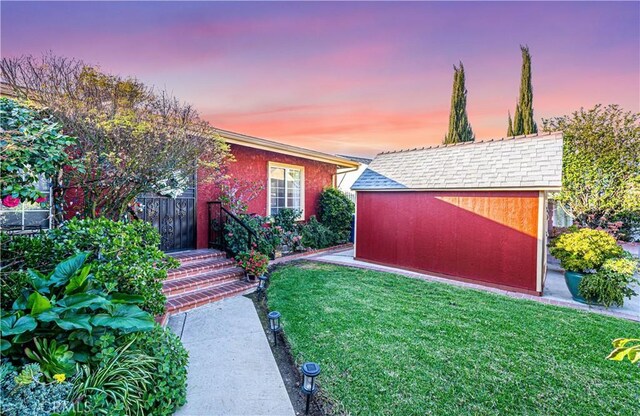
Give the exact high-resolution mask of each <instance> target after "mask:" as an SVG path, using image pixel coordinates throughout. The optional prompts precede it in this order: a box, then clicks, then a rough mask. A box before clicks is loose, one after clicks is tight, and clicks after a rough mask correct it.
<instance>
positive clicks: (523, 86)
mask: <svg viewBox="0 0 640 416" xmlns="http://www.w3.org/2000/svg"><path fill="white" fill-rule="evenodd" d="M520 51H521V52H522V74H521V77H520V95H519V96H518V103H517V104H516V113H515V116H514V120H513V131H512V132H511V133H512V134H507V135H508V136H520V135H522V134H533V133H537V132H538V126H537V125H536V122H535V120H534V119H533V86H532V85H531V54H530V53H529V47H528V46H520ZM509 118H511V117H509Z"/></svg>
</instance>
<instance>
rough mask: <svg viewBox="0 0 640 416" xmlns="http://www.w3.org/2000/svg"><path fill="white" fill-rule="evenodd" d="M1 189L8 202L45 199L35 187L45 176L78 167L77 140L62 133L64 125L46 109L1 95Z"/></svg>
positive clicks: (53, 175)
mask: <svg viewBox="0 0 640 416" xmlns="http://www.w3.org/2000/svg"><path fill="white" fill-rule="evenodd" d="M0 132H2V138H1V139H0V144H1V146H2V153H1V155H0V161H1V162H2V163H0V189H2V198H3V202H4V203H5V205H7V204H8V206H12V204H16V203H20V202H43V201H44V200H45V195H44V194H43V192H42V191H40V190H39V189H38V187H37V186H36V184H37V182H38V181H39V180H40V179H41V178H42V177H44V178H46V179H49V180H50V179H52V178H54V177H56V176H57V175H58V173H59V172H60V170H61V169H62V168H63V167H64V166H70V167H71V166H77V165H78V161H77V160H72V159H71V157H70V156H69V149H71V148H73V147H74V146H75V145H76V144H77V139H75V138H74V137H71V136H67V135H66V134H64V133H63V132H62V125H61V124H60V123H59V122H58V121H57V120H54V119H53V117H51V116H50V115H48V114H47V113H46V112H45V111H43V110H39V109H36V108H35V107H32V106H29V105H26V104H22V103H19V102H18V101H15V100H12V99H10V98H6V97H2V98H0Z"/></svg>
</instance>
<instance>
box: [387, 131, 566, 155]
mask: <svg viewBox="0 0 640 416" xmlns="http://www.w3.org/2000/svg"><path fill="white" fill-rule="evenodd" d="M558 134H562V132H561V131H559V130H556V131H551V132H544V133H532V134H521V135H519V136H508V137H501V138H499V139H496V138H492V139H484V140H479V141H470V142H459V143H443V144H436V145H430V146H428V147H427V146H423V147H420V148H418V147H416V148H413V149H399V150H387V151H384V152H380V153H378V154H377V155H376V156H379V155H388V154H393V153H405V152H413V151H416V150H428V149H445V148H447V147H456V146H466V145H475V144H483V143H491V142H503V141H508V140H519V139H531V138H534V137H536V138H544V137H548V136H554V135H558Z"/></svg>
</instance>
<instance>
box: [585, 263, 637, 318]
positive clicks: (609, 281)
mask: <svg viewBox="0 0 640 416" xmlns="http://www.w3.org/2000/svg"><path fill="white" fill-rule="evenodd" d="M637 270H638V259H636V258H634V257H633V256H632V255H631V254H630V253H627V252H625V253H624V254H623V255H622V257H619V258H611V259H607V260H605V261H604V263H603V264H602V267H600V269H598V271H597V272H595V273H591V274H587V275H585V276H584V277H583V278H582V280H581V281H580V284H579V286H578V290H579V292H580V293H581V294H582V296H583V297H584V298H585V299H588V300H594V301H595V302H596V303H599V304H602V305H604V306H606V307H607V308H608V307H609V306H611V305H616V306H622V305H623V304H624V298H625V297H626V298H628V299H631V298H632V297H633V296H635V295H636V292H634V291H633V289H631V284H633V283H638V279H636V278H635V274H636V271H637Z"/></svg>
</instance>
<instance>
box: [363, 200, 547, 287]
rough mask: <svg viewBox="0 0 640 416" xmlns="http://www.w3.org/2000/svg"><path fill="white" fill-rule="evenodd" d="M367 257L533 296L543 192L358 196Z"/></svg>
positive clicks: (365, 258) (364, 250) (380, 261)
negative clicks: (539, 208)
mask: <svg viewBox="0 0 640 416" xmlns="http://www.w3.org/2000/svg"><path fill="white" fill-rule="evenodd" d="M357 202H358V207H357V225H356V233H357V235H356V256H357V258H359V259H362V260H368V261H373V262H377V263H381V264H388V265H395V266H399V267H403V268H408V269H413V270H420V271H426V272H431V273H437V274H441V275H445V276H450V277H455V278H461V279H467V280H474V281H479V282H484V283H487V284H490V285H496V286H502V287H510V288H514V289H516V290H521V291H527V292H535V290H536V262H537V231H538V192H358V197H357Z"/></svg>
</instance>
